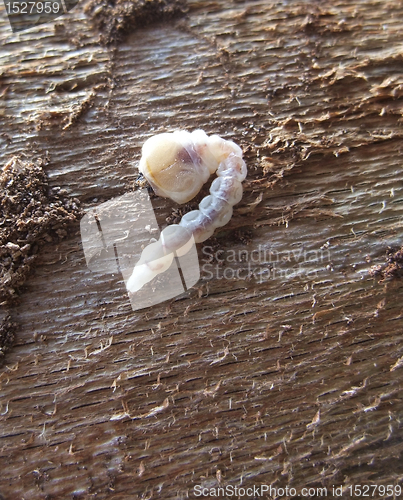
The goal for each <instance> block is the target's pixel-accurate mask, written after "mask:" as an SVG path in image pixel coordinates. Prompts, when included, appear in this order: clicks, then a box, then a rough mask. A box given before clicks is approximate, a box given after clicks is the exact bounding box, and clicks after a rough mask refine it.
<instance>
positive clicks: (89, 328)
mask: <svg viewBox="0 0 403 500" xmlns="http://www.w3.org/2000/svg"><path fill="white" fill-rule="evenodd" d="M402 24H403V2H401V1H398V0H395V1H394V2H388V1H382V2H379V1H376V0H354V1H351V2H347V1H341V0H333V1H330V2H309V3H308V2H305V1H302V0H299V1H292V2H272V1H267V0H260V1H251V0H246V1H242V2H241V1H235V0H234V1H232V2H224V1H221V0H220V1H214V2H212V1H211V2H209V1H202V0H192V1H191V2H189V11H188V13H187V15H186V17H182V18H180V19H166V20H162V21H161V22H159V23H158V24H151V25H149V26H146V27H142V28H138V27H137V28H136V29H135V30H133V32H132V33H131V34H129V36H127V37H126V38H125V39H124V40H123V41H122V42H121V43H120V44H118V45H111V46H105V45H102V44H101V43H100V42H99V32H98V31H97V28H96V27H95V26H94V25H93V23H92V21H91V18H90V17H87V16H86V15H85V14H84V13H83V6H82V5H81V4H78V6H77V7H76V8H75V9H74V10H73V11H71V12H70V13H69V14H68V15H66V16H64V17H61V18H59V19H58V20H57V21H55V22H53V23H49V24H46V25H42V26H39V27H37V28H33V29H31V30H29V31H25V32H21V33H19V34H12V32H11V30H10V28H9V25H8V22H7V19H6V15H5V12H4V10H3V16H2V18H1V37H2V47H1V52H0V57H1V68H2V69H1V80H0V85H1V93H2V99H1V100H0V106H1V108H0V119H1V122H2V135H1V137H0V140H1V141H2V151H1V155H2V164H6V163H7V162H8V161H9V160H10V158H12V156H14V155H17V154H19V155H21V154H23V155H26V156H27V157H29V158H35V157H37V156H46V155H48V156H49V158H50V163H49V165H48V166H47V167H46V168H47V174H48V177H49V182H50V185H51V186H52V187H55V186H60V187H61V188H62V189H64V190H65V192H66V193H67V194H68V195H69V196H71V197H73V198H74V197H76V198H78V199H79V200H80V201H81V203H82V206H83V207H84V209H90V208H91V207H95V206H98V205H99V204H100V203H102V202H103V201H107V200H109V199H111V198H113V197H115V196H119V195H121V194H124V193H126V192H128V191H130V190H131V189H133V188H134V187H135V185H136V179H137V176H138V170H137V164H138V160H139V158H140V149H141V145H142V144H143V143H144V141H145V140H146V139H147V138H148V137H150V136H151V135H153V134H155V133H158V132H163V131H167V130H175V129H177V128H183V129H187V130H193V129H196V128H202V129H204V130H205V131H206V132H207V133H209V134H210V133H218V134H220V135H222V136H223V137H225V138H230V139H233V140H234V141H235V142H237V143H238V144H239V145H240V146H241V147H242V148H243V150H244V154H245V159H246V162H247V165H248V177H247V179H246V181H245V183H244V186H245V190H244V196H243V199H242V201H241V203H240V204H239V205H237V206H236V207H235V209H234V215H233V218H232V220H231V222H230V223H229V224H228V225H227V226H225V227H224V228H222V229H221V230H220V231H219V232H217V234H216V235H215V236H216V237H215V238H214V239H212V240H208V241H206V242H205V243H203V244H201V245H200V246H199V260H200V265H201V280H200V281H199V282H198V284H197V285H196V286H195V287H193V288H192V289H190V290H188V291H187V292H186V293H184V294H183V295H182V296H180V297H177V298H175V299H173V300H170V301H167V302H164V303H163V304H159V305H156V306H153V307H151V308H148V309H144V310H140V311H134V312H133V311H132V309H131V307H130V303H129V299H128V297H127V294H126V292H125V287H124V283H123V281H122V279H121V277H120V276H118V275H115V276H113V275H110V274H103V273H93V272H91V271H90V270H89V269H88V268H87V266H86V262H85V258H84V254H83V249H82V246H81V240H80V233H79V227H78V226H76V227H75V229H74V231H72V233H71V235H70V237H69V238H68V239H66V240H64V241H62V242H60V243H55V244H49V245H47V246H46V247H44V248H42V251H41V255H40V257H39V259H38V260H37V261H36V266H35V269H34V272H33V273H32V274H31V276H30V277H29V280H28V281H27V282H26V284H25V288H24V290H23V291H22V292H21V297H20V301H19V304H17V305H15V306H13V308H12V309H11V310H8V311H4V314H6V313H10V314H11V319H12V321H14V322H17V323H18V327H17V330H16V342H15V345H14V346H13V348H12V349H11V350H10V351H9V352H7V354H6V359H5V363H4V365H3V367H2V369H1V372H0V421H1V434H0V467H1V471H2V472H1V477H0V493H1V495H2V496H3V497H4V499H16V498H21V499H23V498H24V499H42V498H48V499H50V498H55V499H56V498H66V499H67V498H71V499H73V498H74V499H90V498H97V499H103V498H105V499H106V498H113V499H126V498H127V499H129V498H130V499H135V498H151V497H153V498H164V499H171V498H188V497H190V498H193V497H194V496H195V490H194V488H195V487H196V485H201V486H202V487H204V488H209V489H210V488H218V487H223V488H225V487H227V486H230V487H232V488H235V486H238V487H241V486H242V487H245V488H246V487H253V485H256V486H259V485H262V484H263V485H267V486H271V487H272V488H286V487H288V488H295V495H294V493H293V491H291V492H290V490H288V493H287V492H285V491H284V495H282V493H281V491H277V492H276V493H274V492H273V490H272V491H271V495H270V494H269V493H270V492H266V493H265V494H264V496H263V497H266V498H270V497H273V498H274V497H276V496H277V498H279V497H282V498H288V497H293V496H294V497H300V498H302V496H303V491H302V488H314V489H317V488H327V495H325V492H324V490H320V491H315V492H314V490H312V492H311V493H312V495H311V497H315V498H325V497H326V498H329V497H332V496H335V495H334V494H333V492H332V488H333V486H334V487H340V486H342V488H343V497H345V498H350V497H351V496H352V495H350V490H349V489H348V488H349V487H350V486H351V487H352V488H354V486H355V485H371V488H372V489H371V490H370V492H371V493H372V492H373V491H374V490H373V486H375V487H377V488H378V489H377V490H376V491H375V495H374V497H375V498H376V497H378V498H384V497H385V495H383V494H382V491H381V490H380V489H379V488H380V487H381V486H387V485H390V486H392V487H393V488H395V487H397V485H399V484H400V481H401V479H402V475H403V465H402V464H403V461H402V460H401V458H402V451H403V438H402V436H403V430H402V423H401V414H402V412H403V403H402V389H403V383H402V377H401V369H402V366H403V343H402V340H401V330H402V327H403V319H402V289H403V287H402V282H401V280H399V279H398V278H385V279H381V278H377V277H376V276H374V269H376V268H374V266H381V265H383V264H384V262H385V256H386V252H387V249H388V248H389V247H391V248H393V249H395V248H396V249H397V248H399V247H400V246H401V244H402V220H403V219H402V216H403V208H402V194H403V184H402V168H401V148H402V127H401V116H402V102H403V101H402V97H403V91H402V88H403V87H402V85H403V78H402V74H401V65H402V47H403V37H402V33H403V26H402ZM153 205H154V210H155V212H156V216H157V219H158V221H159V223H160V225H161V226H162V225H163V224H164V222H165V220H166V218H168V217H171V216H172V213H173V212H174V210H175V209H176V208H178V207H177V206H175V205H174V204H173V203H172V202H169V201H168V200H166V199H162V198H157V197H156V198H154V199H153ZM394 492H395V493H398V491H397V490H394ZM210 493H211V492H210ZM314 493H315V494H314ZM211 494H213V493H211ZM227 496H228V497H229V493H228V491H227ZM252 498H253V497H252Z"/></svg>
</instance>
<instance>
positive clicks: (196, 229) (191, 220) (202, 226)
mask: <svg viewBox="0 0 403 500" xmlns="http://www.w3.org/2000/svg"><path fill="white" fill-rule="evenodd" d="M179 225H180V226H182V227H184V228H186V229H187V230H188V231H190V232H191V233H193V237H194V239H195V242H196V243H201V242H202V241H205V240H207V238H210V236H212V234H213V233H214V229H215V227H214V224H213V221H212V220H211V219H210V217H207V216H206V215H205V214H204V213H203V212H201V211H200V210H192V211H191V212H188V213H187V214H185V215H184V216H183V217H182V220H181V221H180V223H179Z"/></svg>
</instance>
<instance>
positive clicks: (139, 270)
mask: <svg viewBox="0 0 403 500" xmlns="http://www.w3.org/2000/svg"><path fill="white" fill-rule="evenodd" d="M139 169H140V171H141V172H142V173H143V174H144V176H145V177H146V179H147V180H148V182H149V183H150V184H151V186H152V187H153V189H154V191H155V192H156V194H158V195H159V196H163V197H169V198H171V199H172V200H174V201H176V202H177V203H186V202H187V201H189V200H191V199H192V198H193V197H194V196H196V194H197V193H198V192H199V191H200V189H201V187H202V186H203V184H204V183H205V182H206V181H207V179H208V178H209V177H210V175H211V174H212V173H214V172H217V178H216V179H215V180H214V181H213V183H212V184H211V187H210V194H209V195H208V196H206V197H205V198H203V199H202V201H201V202H200V204H199V209H198V210H193V211H191V212H189V213H187V214H185V215H184V216H183V217H182V220H181V221H180V223H179V224H172V225H170V226H168V227H166V228H165V229H164V230H163V231H162V232H161V235H160V238H159V240H158V241H156V242H154V243H151V244H150V245H148V246H147V247H146V248H144V250H143V252H142V254H141V257H140V260H139V261H138V262H137V264H136V266H135V267H134V270H133V273H132V275H131V276H130V278H129V280H128V281H127V283H126V287H127V289H128V291H130V292H136V291H138V290H140V288H142V287H143V286H144V285H145V284H146V283H148V282H149V281H151V280H152V279H153V278H154V277H155V276H157V275H158V274H160V273H162V272H164V271H165V270H167V269H168V268H169V267H170V265H171V263H172V260H173V258H174V252H175V253H176V254H177V256H179V257H180V256H181V255H184V254H186V252H187V250H188V249H189V248H191V246H192V245H193V242H196V243H200V242H202V241H204V240H206V239H207V238H210V236H211V235H212V234H213V233H214V230H215V229H216V228H217V227H222V226H225V224H227V223H228V222H229V220H230V219H231V217H232V207H233V206H234V205H236V204H237V203H239V201H240V200H241V198H242V181H243V180H244V179H245V177H246V174H247V169H246V164H245V162H244V161H243V159H242V150H241V148H240V147H239V146H237V145H236V144H235V143H234V142H232V141H229V140H225V139H222V138H221V137H219V136H218V135H212V136H207V135H206V133H205V132H203V130H195V131H194V132H186V131H178V132H173V133H165V134H159V135H155V136H153V137H151V138H150V139H148V140H147V141H146V142H145V144H144V146H143V149H142V157H141V160H140V166H139ZM192 236H193V238H192Z"/></svg>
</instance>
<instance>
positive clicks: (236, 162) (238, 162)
mask: <svg viewBox="0 0 403 500" xmlns="http://www.w3.org/2000/svg"><path fill="white" fill-rule="evenodd" d="M247 173H248V171H247V168H246V163H245V162H244V161H243V160H242V158H240V157H239V156H235V155H230V156H229V157H228V158H227V159H226V160H225V161H223V162H221V163H220V165H219V167H218V170H217V175H218V176H219V177H233V178H234V179H236V180H237V181H239V182H242V181H243V180H244V179H245V177H246V174H247Z"/></svg>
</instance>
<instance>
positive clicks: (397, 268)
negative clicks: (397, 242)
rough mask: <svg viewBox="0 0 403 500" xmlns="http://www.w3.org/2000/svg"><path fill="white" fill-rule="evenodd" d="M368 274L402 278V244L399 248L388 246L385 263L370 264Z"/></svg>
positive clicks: (378, 276) (383, 277)
mask: <svg viewBox="0 0 403 500" xmlns="http://www.w3.org/2000/svg"><path fill="white" fill-rule="evenodd" d="M369 274H370V276H373V277H377V278H381V280H384V279H387V278H389V279H393V278H403V245H402V246H401V247H400V249H396V248H395V249H393V248H391V247H388V249H387V251H386V264H384V265H379V264H378V265H375V266H372V267H371V269H370V271H369Z"/></svg>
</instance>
